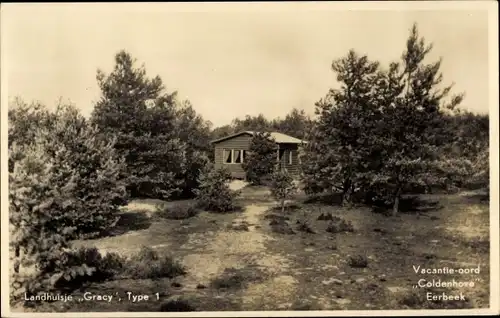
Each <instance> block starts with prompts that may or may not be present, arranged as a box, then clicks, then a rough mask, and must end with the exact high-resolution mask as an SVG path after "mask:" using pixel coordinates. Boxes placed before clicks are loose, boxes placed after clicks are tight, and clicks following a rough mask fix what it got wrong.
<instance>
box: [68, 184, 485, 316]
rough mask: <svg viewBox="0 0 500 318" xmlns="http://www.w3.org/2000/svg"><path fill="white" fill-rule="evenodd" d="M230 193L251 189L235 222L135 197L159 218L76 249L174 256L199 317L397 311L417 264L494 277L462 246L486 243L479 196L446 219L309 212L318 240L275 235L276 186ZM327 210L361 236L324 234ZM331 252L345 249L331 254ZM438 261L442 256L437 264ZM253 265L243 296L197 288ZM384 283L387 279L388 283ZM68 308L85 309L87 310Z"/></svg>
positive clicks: (451, 208) (481, 299) (481, 257)
mask: <svg viewBox="0 0 500 318" xmlns="http://www.w3.org/2000/svg"><path fill="white" fill-rule="evenodd" d="M231 188H232V189H234V190H240V189H241V190H243V198H244V201H243V202H244V204H245V208H244V210H243V211H242V212H237V213H232V214H226V215H221V214H210V213H208V212H202V213H201V214H200V215H198V216H197V217H195V218H191V219H186V220H164V219H163V220H158V219H155V218H154V216H155V211H156V205H157V204H158V203H159V202H157V201H156V200H136V201H133V202H131V203H130V204H129V205H128V206H127V207H126V208H125V209H124V211H129V212H130V211H133V212H134V213H137V214H139V215H142V214H144V215H146V216H147V218H148V219H151V220H150V221H151V223H150V224H149V223H148V224H146V225H145V226H144V228H140V229H135V230H129V231H128V232H126V233H123V234H121V235H117V236H111V237H105V238H101V239H95V240H86V241H77V242H75V246H96V247H98V248H99V249H100V250H101V251H102V252H104V253H105V252H109V251H114V252H118V253H120V254H122V255H130V254H132V253H134V252H137V251H138V250H139V249H140V248H141V247H142V246H144V245H146V246H150V247H152V248H154V249H156V250H158V251H159V252H160V253H170V254H172V255H173V256H174V257H175V258H177V259H179V260H180V261H181V262H182V263H183V264H184V265H185V266H186V269H187V274H186V275H185V276H184V277H179V278H176V279H174V280H175V281H177V282H179V283H181V285H182V287H181V288H180V289H178V290H176V291H175V293H174V294H175V296H176V297H177V296H186V295H188V296H190V297H191V299H193V301H196V300H197V299H198V300H200V299H201V301H202V304H201V305H198V306H197V308H199V309H200V310H207V308H210V309H209V310H216V309H214V308H216V306H215V305H217V304H216V303H221V304H222V303H223V302H224V301H228V300H231V301H232V303H231V304H229V305H224V306H225V307H224V306H223V305H221V306H222V307H221V308H223V309H221V310H290V309H292V310H293V309H295V310H300V309H301V308H300V307H297V304H298V305H299V306H300V304H314V306H316V308H317V309H365V308H366V309H369V308H377V309H390V308H395V307H394V306H397V304H396V303H395V302H396V299H397V297H399V295H401V294H403V293H407V292H409V291H411V288H410V287H409V286H410V284H412V282H410V281H411V280H414V279H416V278H417V277H412V278H409V277H408V275H412V270H411V266H412V264H428V266H431V265H432V264H434V265H433V266H437V264H441V266H442V264H456V265H457V266H475V265H477V263H478V262H481V263H482V264H486V267H485V269H484V270H485V271H486V272H485V274H484V275H487V271H488V270H489V269H488V267H487V264H489V261H488V259H487V255H485V254H484V252H481V251H479V250H475V249H474V248H472V249H469V247H464V245H463V244H465V243H464V242H463V241H460V240H463V239H465V240H471V241H474V240H484V239H486V240H487V237H488V226H487V224H486V223H485V220H487V219H488V211H489V210H488V208H487V207H486V205H484V204H478V203H477V202H476V201H471V203H468V202H469V201H463V200H468V199H467V198H468V196H470V195H472V194H467V195H456V196H443V197H442V198H440V199H439V200H440V201H441V202H442V203H443V205H445V206H446V208H445V209H444V210H442V211H441V210H440V211H436V212H433V213H435V215H437V216H439V218H437V219H434V220H432V219H430V218H429V217H422V218H417V217H416V216H414V215H401V216H400V218H396V219H390V220H389V219H387V217H385V216H380V215H374V214H370V213H369V211H367V210H366V209H364V208H363V209H354V210H344V209H343V208H339V207H326V206H317V205H314V204H313V205H308V206H307V209H309V210H308V212H307V213H309V216H308V217H309V219H310V220H311V221H312V223H311V224H312V226H313V227H314V228H315V230H316V232H317V233H316V234H304V233H297V234H296V235H291V236H286V235H283V234H277V233H273V232H272V231H270V227H269V219H265V218H264V217H265V216H266V215H268V214H269V213H270V212H269V209H270V208H271V207H273V206H275V204H276V203H275V202H274V201H273V200H272V199H271V198H270V197H269V191H268V189H265V188H264V187H246V184H245V183H244V182H242V181H236V182H233V183H232V184H231ZM327 210H328V211H332V212H333V213H334V214H336V215H340V216H342V217H345V218H346V219H348V220H351V221H352V222H353V224H354V225H355V227H356V229H357V231H356V232H355V233H347V234H338V235H336V239H334V240H333V241H332V237H330V236H329V235H328V234H327V233H326V232H325V229H324V227H325V226H326V222H323V221H317V220H316V219H317V216H318V215H319V214H320V213H322V212H324V211H327ZM286 213H287V215H288V216H289V217H290V218H291V220H290V224H295V219H298V218H301V217H302V212H293V211H287V212H286ZM294 213H295V214H294ZM241 224H245V225H247V227H248V231H245V230H235V229H234V228H233V226H235V225H241ZM293 226H295V225H293ZM375 228H382V229H384V230H385V231H386V233H385V234H383V233H378V232H374V229H375ZM466 244H469V243H466ZM332 245H337V246H336V247H335V248H332ZM465 246H467V245H465ZM360 247H363V248H362V249H360ZM360 252H363V253H365V254H366V255H367V256H368V258H369V261H370V266H369V267H368V268H364V269H353V268H350V267H349V266H348V265H347V264H346V262H347V261H346V259H348V257H349V255H353V254H355V253H360ZM429 255H431V256H432V255H434V256H432V258H428V256H429ZM395 264H397V265H396V266H395ZM248 268H251V270H252V271H253V270H254V269H255V271H256V272H259V273H260V274H259V275H260V279H258V280H255V281H249V282H248V283H247V284H246V285H245V286H243V287H242V288H240V289H239V290H231V291H221V290H214V289H211V288H207V289H203V290H199V289H197V286H198V285H200V284H202V285H205V286H210V283H211V282H212V281H213V280H214V279H215V278H217V277H220V276H221V275H223V273H224V272H225V271H226V270H228V269H236V270H238V269H248ZM379 277H387V279H385V278H384V279H383V281H382V280H381V279H380V278H379ZM484 277H487V276H484ZM110 284H111V287H109V286H108V287H107V288H110V289H116V288H128V289H131V288H135V287H137V288H139V287H140V286H143V287H141V288H142V289H143V290H148V288H149V289H151V290H153V289H154V290H155V291H157V290H161V289H164V290H166V291H168V292H167V293H170V292H171V290H170V289H171V288H170V287H169V286H170V283H169V282H168V281H165V282H163V281H158V282H154V281H149V282H148V281H132V280H129V281H113V282H111V283H110ZM162 284H163V285H162ZM482 284H483V285H484V284H487V282H486V281H484V283H482ZM150 285H151V286H150ZM113 286H115V287H113ZM124 286H128V287H124ZM134 286H135V287H134ZM484 287H487V285H486V286H481V287H480V288H476V289H475V291H474V293H469V294H470V295H473V296H474V297H475V298H476V300H475V304H476V306H478V307H480V306H481V305H484V303H485V301H487V300H485V299H487V298H486V297H487V294H485V293H487V290H486V291H485V288H484ZM102 288H105V287H102V286H100V285H96V286H95V289H96V290H101V289H102ZM172 295H173V294H172ZM172 297H173V296H172ZM235 304H236V305H235ZM153 305H154V304H150V305H149V306H153ZM68 306H69V305H68ZM99 306H101V307H102V306H104V305H98V307H99ZM107 306H109V307H103V308H107V309H102V310H105V311H118V310H121V311H126V310H129V307H125V308H124V307H123V306H124V305H123V304H121V305H120V304H118V305H117V304H115V305H107ZM120 306H122V307H120ZM154 306H156V305H154ZM214 306H215V307H214ZM101 307H99V308H101ZM202 308H203V309H202ZM306 309H307V308H306ZM309 309H311V308H309ZM65 310H70V311H73V310H78V305H77V306H74V305H73V307H70V308H67V309H65ZM92 310H94V309H92ZM95 310H97V309H95ZM136 310H138V309H136ZM146 310H148V311H156V310H158V308H156V307H154V308H150V307H148V308H146ZM63 311H64V310H63Z"/></svg>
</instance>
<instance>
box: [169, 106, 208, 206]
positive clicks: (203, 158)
mask: <svg viewBox="0 0 500 318" xmlns="http://www.w3.org/2000/svg"><path fill="white" fill-rule="evenodd" d="M175 123H176V126H175V129H174V130H175V132H176V134H177V138H179V140H181V141H182V142H184V143H185V144H186V145H187V147H186V153H185V160H186V163H185V167H186V168H185V171H183V172H182V173H178V174H177V178H178V179H179V180H180V182H181V183H180V193H179V195H180V197H183V198H191V197H193V196H194V192H193V189H196V188H198V186H199V183H198V177H199V175H200V173H201V171H202V170H203V167H204V166H205V165H207V164H208V162H209V161H210V159H213V155H214V151H213V148H212V147H211V145H210V131H211V123H210V122H207V121H204V120H203V118H202V117H201V116H200V115H199V114H197V113H196V111H195V110H194V108H193V106H192V105H191V103H190V102H189V101H187V100H186V101H183V102H181V103H176V107H175Z"/></svg>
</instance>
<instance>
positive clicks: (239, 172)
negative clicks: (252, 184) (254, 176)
mask: <svg viewBox="0 0 500 318" xmlns="http://www.w3.org/2000/svg"><path fill="white" fill-rule="evenodd" d="M251 140H252V136H251V135H246V134H245V135H240V136H236V137H234V138H231V139H227V140H223V141H221V142H219V143H217V144H216V145H215V156H214V163H215V167H216V168H221V167H224V168H226V169H227V170H228V171H229V172H231V175H232V176H233V178H237V179H243V178H245V171H244V170H243V167H242V166H241V164H240V163H224V162H223V161H224V158H223V152H224V149H227V150H232V149H234V150H248V148H249V146H250V141H251ZM243 160H245V158H243Z"/></svg>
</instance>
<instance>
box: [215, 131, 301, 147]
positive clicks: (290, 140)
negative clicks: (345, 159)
mask: <svg viewBox="0 0 500 318" xmlns="http://www.w3.org/2000/svg"><path fill="white" fill-rule="evenodd" d="M256 133H257V132H256V131H251V130H244V131H240V132H238V133H236V134H232V135H229V136H226V137H222V138H219V139H215V140H212V141H211V143H219V142H221V141H224V140H227V139H231V138H234V137H238V136H241V135H244V134H247V135H252V136H254V135H255V134H256ZM269 134H270V135H271V138H273V139H274V140H275V141H276V143H278V144H286V143H287V144H302V143H306V141H304V140H301V139H298V138H295V137H292V136H288V135H285V134H283V133H280V132H277V131H273V132H270V133H269Z"/></svg>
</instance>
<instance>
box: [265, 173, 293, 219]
mask: <svg viewBox="0 0 500 318" xmlns="http://www.w3.org/2000/svg"><path fill="white" fill-rule="evenodd" d="M296 191H297V187H296V186H295V184H294V183H293V178H292V176H291V175H290V174H289V173H288V171H287V170H286V169H283V168H282V167H280V166H279V165H278V166H276V167H275V171H274V172H273V175H272V178H271V194H272V196H273V197H274V198H275V199H276V200H278V201H279V202H280V206H281V212H284V211H285V201H286V200H287V199H290V197H291V196H292V195H293V194H294V193H295V192H296Z"/></svg>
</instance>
